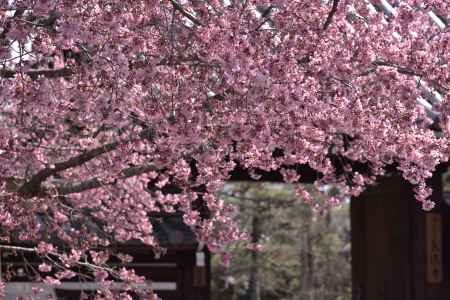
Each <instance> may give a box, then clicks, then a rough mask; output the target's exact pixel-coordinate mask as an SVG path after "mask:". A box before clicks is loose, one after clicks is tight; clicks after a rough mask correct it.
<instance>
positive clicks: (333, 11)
mask: <svg viewBox="0 0 450 300" xmlns="http://www.w3.org/2000/svg"><path fill="white" fill-rule="evenodd" d="M338 5H339V0H333V6H332V7H331V11H330V13H329V14H328V17H327V20H326V21H325V23H324V24H323V30H326V29H327V28H328V26H330V24H331V22H332V21H333V17H334V15H335V14H336V12H337V9H338Z"/></svg>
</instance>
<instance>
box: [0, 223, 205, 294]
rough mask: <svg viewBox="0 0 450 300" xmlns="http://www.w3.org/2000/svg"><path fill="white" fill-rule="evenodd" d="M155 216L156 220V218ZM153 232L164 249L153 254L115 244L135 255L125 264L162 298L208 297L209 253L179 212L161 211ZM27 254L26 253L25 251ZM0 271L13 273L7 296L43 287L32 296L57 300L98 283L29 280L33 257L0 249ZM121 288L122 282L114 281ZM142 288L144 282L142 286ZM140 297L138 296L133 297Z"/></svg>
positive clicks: (92, 289) (143, 248)
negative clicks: (54, 284)
mask: <svg viewBox="0 0 450 300" xmlns="http://www.w3.org/2000/svg"><path fill="white" fill-rule="evenodd" d="M156 220H158V221H156ZM152 223H153V226H154V232H155V235H156V237H157V238H158V240H159V241H160V244H161V246H162V247H164V248H166V249H167V253H165V254H164V255H161V256H160V257H155V255H154V253H153V251H152V249H149V248H148V247H146V246H143V245H142V244H140V243H127V244H126V245H122V246H118V249H117V250H119V251H120V252H122V253H127V254H130V255H132V256H133V257H134V260H133V262H132V263H129V264H127V265H125V267H127V268H133V269H134V270H135V271H136V273H137V274H138V275H141V276H145V277H146V278H147V279H149V280H150V281H151V283H150V282H149V283H148V284H149V286H151V287H152V289H153V290H154V291H155V292H156V293H157V294H158V295H159V296H160V297H162V298H163V299H164V300H181V299H183V300H208V299H210V279H209V278H210V253H209V252H208V250H207V249H206V248H205V247H202V246H201V245H199V243H198V242H197V241H196V239H195V236H194V233H193V232H192V231H191V230H190V229H189V227H188V226H186V225H185V224H184V223H183V221H182V217H181V215H179V214H173V215H161V216H159V217H158V218H155V222H152ZM25 255H26V254H25ZM0 257H1V264H2V273H3V275H6V273H7V272H9V273H10V274H11V275H12V278H11V279H12V280H11V282H8V283H7V284H6V299H5V300H16V297H17V296H30V295H32V294H33V293H34V291H33V288H34V287H39V288H43V291H42V292H40V293H38V294H36V295H35V299H37V300H40V299H48V297H49V296H53V297H55V299H57V300H79V299H80V295H81V293H82V291H83V293H84V294H87V295H89V294H92V293H95V290H96V289H98V287H99V286H98V285H97V283H95V282H86V281H85V282H80V280H78V278H75V280H73V281H65V282H63V283H62V284H61V285H59V286H57V287H56V288H51V287H48V286H45V285H44V284H40V283H36V282H32V281H31V280H32V279H31V278H29V277H28V276H27V274H29V272H27V270H25V269H26V268H29V267H30V266H34V267H35V268H36V269H37V264H38V262H33V260H35V259H36V257H33V255H30V256H28V257H27V260H28V262H29V263H28V264H27V265H25V264H24V259H23V256H22V255H20V256H16V255H12V253H10V252H7V251H3V252H2V253H1V255H0ZM113 288H115V289H119V290H120V289H121V284H120V283H117V284H115V285H113ZM142 288H145V285H144V286H142ZM135 298H136V299H139V297H138V296H136V297H135Z"/></svg>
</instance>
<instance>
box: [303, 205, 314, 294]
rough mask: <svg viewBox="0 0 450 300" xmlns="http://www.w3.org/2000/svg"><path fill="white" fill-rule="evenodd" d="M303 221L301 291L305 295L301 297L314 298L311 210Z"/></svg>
mask: <svg viewBox="0 0 450 300" xmlns="http://www.w3.org/2000/svg"><path fill="white" fill-rule="evenodd" d="M302 223H303V224H302V230H301V234H300V240H299V254H300V282H301V291H302V295H304V297H300V299H306V300H314V298H315V297H314V256H313V236H312V232H311V229H312V228H311V227H312V226H311V223H312V215H311V212H307V213H306V214H305V215H304V216H303V218H302Z"/></svg>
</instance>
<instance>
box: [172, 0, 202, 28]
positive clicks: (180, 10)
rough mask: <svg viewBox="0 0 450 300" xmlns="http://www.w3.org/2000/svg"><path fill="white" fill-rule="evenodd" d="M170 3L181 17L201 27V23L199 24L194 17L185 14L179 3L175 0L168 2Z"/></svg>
mask: <svg viewBox="0 0 450 300" xmlns="http://www.w3.org/2000/svg"><path fill="white" fill-rule="evenodd" d="M170 2H171V3H172V5H173V8H175V9H176V10H178V11H179V12H180V13H181V14H182V15H183V16H185V17H186V18H188V19H189V20H190V21H191V22H192V23H194V24H195V25H197V26H203V24H202V22H200V21H199V20H198V19H197V18H196V17H194V16H193V15H192V14H191V13H189V12H187V11H186V10H185V9H184V8H183V6H181V4H180V3H178V2H177V1H175V0H170Z"/></svg>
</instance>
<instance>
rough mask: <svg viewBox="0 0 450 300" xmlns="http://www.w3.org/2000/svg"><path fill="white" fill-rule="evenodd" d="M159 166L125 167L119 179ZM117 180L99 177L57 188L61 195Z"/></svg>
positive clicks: (155, 168)
mask: <svg viewBox="0 0 450 300" xmlns="http://www.w3.org/2000/svg"><path fill="white" fill-rule="evenodd" d="M157 170H158V168H157V167H156V166H154V165H143V166H136V167H129V168H126V169H123V170H122V172H121V174H120V176H119V177H118V179H121V180H123V179H126V178H130V177H134V176H139V175H142V174H145V173H147V172H150V171H157ZM115 183H116V182H101V180H100V179H98V178H97V177H94V178H91V179H88V180H85V181H82V182H80V183H76V184H66V185H62V186H59V187H57V188H56V190H57V191H58V194H59V195H69V194H74V193H81V192H84V191H87V190H92V189H96V188H99V187H102V186H107V185H113V184H115Z"/></svg>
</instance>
